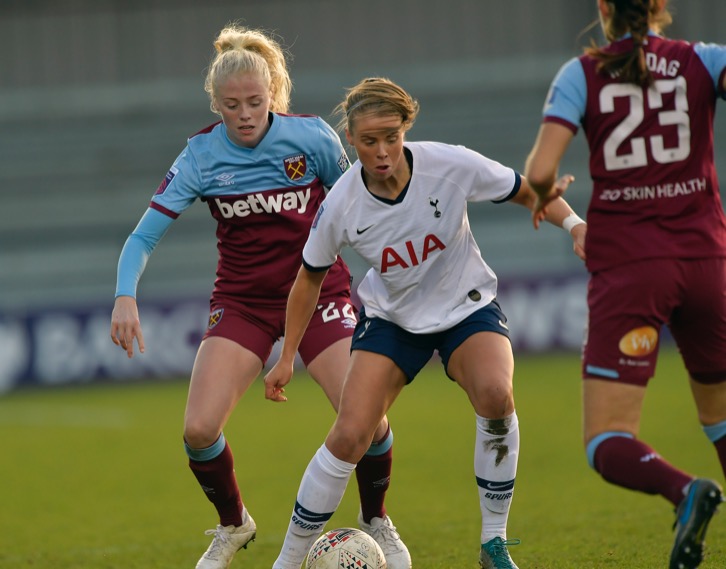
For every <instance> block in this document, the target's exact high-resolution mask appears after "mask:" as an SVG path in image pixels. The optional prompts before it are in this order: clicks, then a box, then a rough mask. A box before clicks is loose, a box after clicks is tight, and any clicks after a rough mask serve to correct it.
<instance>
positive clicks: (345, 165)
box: [338, 152, 350, 172]
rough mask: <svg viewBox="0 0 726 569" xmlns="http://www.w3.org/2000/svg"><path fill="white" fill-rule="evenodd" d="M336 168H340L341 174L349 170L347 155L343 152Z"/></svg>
mask: <svg viewBox="0 0 726 569" xmlns="http://www.w3.org/2000/svg"><path fill="white" fill-rule="evenodd" d="M338 168H340V171H341V172H345V171H346V170H347V169H348V168H350V160H348V155H347V154H346V153H345V152H343V154H341V155H340V158H338Z"/></svg>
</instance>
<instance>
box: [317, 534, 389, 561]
mask: <svg viewBox="0 0 726 569" xmlns="http://www.w3.org/2000/svg"><path fill="white" fill-rule="evenodd" d="M387 567H388V565H387V564H386V558H385V557H384V555H383V551H381V547H380V546H379V545H378V543H376V540H375V539H373V538H372V537H371V536H370V535H368V534H367V533H365V532H364V531H361V530H359V529H353V528H339V529H333V530H330V531H329V532H326V533H324V534H323V535H321V536H320V537H319V538H318V539H317V541H316V542H315V543H313V546H312V547H311V548H310V551H309V552H308V557H307V561H306V562H305V569H386V568H387Z"/></svg>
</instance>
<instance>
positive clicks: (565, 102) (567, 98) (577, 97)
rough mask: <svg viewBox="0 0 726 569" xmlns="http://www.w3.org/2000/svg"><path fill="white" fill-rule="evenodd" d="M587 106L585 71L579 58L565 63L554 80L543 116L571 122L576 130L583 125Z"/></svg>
mask: <svg viewBox="0 0 726 569" xmlns="http://www.w3.org/2000/svg"><path fill="white" fill-rule="evenodd" d="M586 104H587V81H586V80H585V71H584V70H583V69H582V64H581V63H580V60H579V59H577V58H573V59H571V60H570V61H568V62H567V63H565V64H564V65H563V66H562V67H561V68H560V70H559V71H558V72H557V75H556V76H555V78H554V79H553V80H552V85H550V90H549V93H548V94H547V101H546V102H545V105H544V109H543V110H542V115H543V116H545V117H556V118H559V119H562V120H564V121H567V122H569V123H570V124H572V125H573V126H574V127H575V128H578V127H579V126H580V124H581V123H582V117H583V116H585V106H586Z"/></svg>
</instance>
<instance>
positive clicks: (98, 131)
mask: <svg viewBox="0 0 726 569" xmlns="http://www.w3.org/2000/svg"><path fill="white" fill-rule="evenodd" d="M673 6H674V8H675V12H676V24H675V25H674V26H672V27H671V28H670V29H669V35H671V36H673V37H682V38H685V39H689V40H696V39H703V40H706V41H721V42H723V41H724V38H723V32H722V30H723V22H724V21H726V3H724V2H723V0H678V1H676V2H674V3H673ZM595 18H596V2H595V0H548V1H546V2H542V1H540V0H469V1H465V0H448V1H446V2H440V1H437V2H434V1H429V0H387V1H386V0H368V1H366V2H360V1H355V2H353V1H347V0H337V1H336V0H311V1H290V0H269V1H265V0H246V1H239V0H238V1H234V2H232V1H227V0H205V1H192V0H178V1H172V0H147V1H141V0H115V1H114V0H75V1H74V0H55V1H54V0H3V1H2V2H1V3H0V132H2V135H1V136H0V195H1V197H2V201H0V316H2V314H3V313H17V312H21V311H23V310H28V309H31V308H32V309H34V310H35V309H38V308H42V307H44V306H47V307H54V306H60V305H65V304H73V305H78V304H79V303H80V304H83V303H99V302H111V301H112V297H113V291H114V282H115V270H116V261H117V258H118V253H119V251H120V249H121V246H122V245H123V242H124V240H125V238H126V236H127V235H128V233H129V232H130V231H131V230H132V229H133V227H134V225H135V224H136V222H137V220H138V219H139V217H140V216H141V215H142V214H143V212H144V210H145V208H146V206H147V204H148V200H149V197H150V196H151V194H152V192H153V191H154V189H155V188H156V186H157V185H158V183H159V181H160V180H161V178H162V177H163V176H164V174H165V172H166V170H167V169H168V167H169V165H170V164H171V162H172V161H173V160H174V158H175V157H176V155H177V154H178V153H179V152H180V151H181V149H182V148H183V146H184V142H185V139H186V137H187V136H188V135H189V134H191V133H193V132H196V131H197V130H199V129H200V128H201V127H203V126H205V125H206V124H209V123H210V122H212V121H214V120H216V116H215V115H213V114H212V113H211V112H210V111H209V109H208V101H207V99H206V95H205V93H204V92H203V89H202V83H203V78H204V72H205V68H206V66H207V64H208V62H209V60H210V58H211V56H212V53H213V49H212V41H213V39H214V37H215V36H216V34H217V33H218V31H219V30H220V29H221V27H222V26H224V25H225V24H226V23H227V22H229V21H231V20H240V21H242V22H243V23H246V24H247V25H249V26H252V27H261V28H265V29H267V30H271V31H274V32H276V33H277V34H278V35H279V36H280V37H281V38H282V40H283V43H284V44H285V45H286V46H288V47H289V50H290V52H291V54H292V56H293V57H292V59H291V74H292V76H293V80H294V83H295V91H294V93H293V111H295V112H305V113H315V114H320V115H322V116H324V117H326V118H328V117H329V113H330V111H331V110H332V108H333V107H334V105H335V104H336V103H337V102H338V101H339V99H340V98H341V96H342V94H343V89H344V88H345V87H346V86H350V85H352V84H354V83H355V82H357V81H358V80H359V79H361V78H362V77H364V76H367V75H386V76H389V77H391V78H392V79H394V80H395V81H397V82H399V83H401V84H402V85H403V86H404V87H406V88H407V89H409V91H411V92H412V93H413V94H414V95H415V96H416V97H417V98H418V99H419V101H420V102H421V105H422V113H421V116H420V118H419V121H418V123H417V124H416V126H415V127H414V129H413V131H412V132H411V133H410V135H409V138H410V139H436V140H441V141H446V142H453V143H457V144H464V145H466V146H469V147H471V148H473V149H475V150H478V151H480V152H482V153H484V154H486V155H488V156H490V157H492V158H495V159H497V160H499V161H501V162H503V163H506V164H508V165H510V166H513V167H515V168H519V169H521V168H522V167H523V164H524V159H525V157H526V154H527V152H528V151H529V149H530V147H531V144H532V141H533V138H534V135H535V133H536V130H537V127H538V123H539V116H540V110H541V107H542V103H543V101H544V97H545V94H546V91H547V86H548V84H549V81H550V79H551V77H552V76H553V74H554V73H555V72H556V70H557V69H558V67H559V65H560V64H561V63H562V62H564V61H565V60H566V59H567V58H569V57H572V56H574V55H577V54H578V53H579V52H580V50H581V47H582V46H583V45H584V44H586V43H587V41H589V38H591V37H594V38H596V39H600V36H599V34H598V32H597V28H595V30H594V31H593V32H590V33H584V35H581V32H583V31H584V30H585V28H586V27H587V26H588V24H590V23H592V22H593V21H594V20H595ZM720 114H723V113H722V112H721V113H720ZM725 128H726V127H725V125H724V120H723V119H722V118H721V117H720V116H719V119H718V124H717V135H716V138H717V149H718V148H721V149H722V148H723V147H724V146H723V144H724V134H723V131H724V129H725ZM585 156H586V153H585V148H584V144H583V140H582V136H578V137H577V139H576V141H575V145H574V147H573V148H572V150H571V152H570V153H569V154H568V157H567V161H566V162H565V164H564V169H565V170H567V171H571V172H573V173H575V175H576V177H577V183H576V185H575V186H573V187H572V189H571V194H570V196H569V199H570V201H571V202H572V203H573V205H575V206H576V207H577V208H578V210H580V211H582V212H584V208H585V206H586V203H587V198H588V195H589V185H588V176H587V170H586V168H587V164H586V161H585ZM717 158H718V161H719V166H720V169H721V171H722V172H723V171H725V170H726V164H724V163H723V162H724V152H723V151H722V150H721V151H720V152H718V157H717ZM471 217H472V225H473V228H474V231H475V234H476V236H477V238H478V240H479V243H480V245H481V248H482V250H483V252H484V256H485V258H486V259H487V260H488V261H489V262H490V264H491V265H492V266H493V268H494V269H495V271H497V272H498V273H499V274H500V276H503V277H505V278H506V277H508V276H517V275H531V274H552V273H560V272H572V271H578V270H581V267H580V264H579V262H578V261H577V260H576V259H575V258H574V257H573V256H572V255H571V253H570V247H569V242H568V240H567V239H566V236H564V235H563V234H562V232H561V231H557V230H554V229H552V228H545V229H544V230H542V231H541V232H540V234H533V232H532V230H531V228H530V223H529V218H528V215H527V212H526V211H525V210H521V209H519V208H516V207H513V206H509V205H504V206H499V207H496V206H490V205H482V206H481V207H476V208H472V210H471ZM213 233H214V226H213V224H212V220H211V219H210V218H209V215H208V213H207V209H206V207H205V206H204V205H202V204H198V205H197V206H196V207H193V208H192V209H191V210H190V211H188V212H186V213H185V214H184V216H182V218H181V219H180V220H179V221H177V222H176V223H175V224H174V226H173V227H172V230H171V231H170V232H169V234H168V235H167V236H166V237H165V239H164V240H163V241H162V243H161V244H160V246H159V248H158V250H157V251H156V253H155V254H154V257H153V258H152V261H151V262H150V264H149V267H148V269H147V271H146V273H145V274H144V277H143V279H142V284H141V288H140V290H141V292H142V294H143V295H144V297H145V298H147V299H153V298H168V297H170V296H171V297H173V296H175V295H178V296H189V295H202V296H206V295H207V294H208V292H209V290H210V289H211V284H212V279H213V271H214V267H215V264H216V250H215V244H214V235H213ZM348 260H349V261H350V262H351V264H352V266H353V268H354V271H360V270H362V267H360V266H359V265H358V263H357V260H356V259H355V258H352V257H348Z"/></svg>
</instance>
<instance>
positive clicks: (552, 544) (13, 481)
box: [0, 351, 726, 569]
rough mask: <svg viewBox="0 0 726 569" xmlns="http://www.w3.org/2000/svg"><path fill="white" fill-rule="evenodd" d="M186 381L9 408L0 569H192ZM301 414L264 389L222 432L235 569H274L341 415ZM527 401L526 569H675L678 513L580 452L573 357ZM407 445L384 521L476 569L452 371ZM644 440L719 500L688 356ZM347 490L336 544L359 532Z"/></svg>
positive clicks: (34, 394) (548, 367)
mask: <svg viewBox="0 0 726 569" xmlns="http://www.w3.org/2000/svg"><path fill="white" fill-rule="evenodd" d="M186 387H187V383H186V380H170V381H164V382H153V383H133V384H123V385H109V384H104V385H95V386H88V387H73V388H58V389H47V390H21V391H17V392H12V393H10V394H7V395H5V396H4V397H2V398H0V440H1V441H2V447H1V448H2V459H1V461H0V495H1V497H2V498H1V500H0V542H1V543H2V547H0V567H3V568H4V567H8V568H10V567H12V568H13V569H44V568H48V569H66V568H68V569H70V568H73V569H84V568H92V569H116V568H118V569H121V568H123V569H134V568H139V569H147V568H149V569H154V568H159V569H161V568H164V569H168V568H183V567H193V566H194V564H195V563H196V561H197V559H198V557H199V556H200V555H201V553H202V552H203V551H204V549H205V548H206V547H207V545H208V543H209V538H208V537H207V536H205V535H204V533H203V532H204V530H205V529H208V528H212V527H214V525H215V523H216V516H215V513H214V510H213V508H212V506H211V504H209V502H207V500H206V498H205V497H204V495H203V494H202V492H201V490H200V489H199V488H198V486H197V484H196V482H195V480H194V477H193V476H192V474H191V472H190V471H189V470H188V468H187V465H186V457H185V454H184V451H183V449H182V444H181V442H182V441H181V425H182V417H183V410H184V403H185V399H186ZM287 391H288V395H289V397H290V401H289V402H287V403H285V404H273V403H271V402H268V401H265V400H264V397H263V391H262V385H261V382H259V381H258V382H256V383H255V385H254V386H253V388H252V389H251V391H250V392H249V393H248V394H247V396H246V397H245V398H244V399H243V401H242V402H241V403H240V405H239V406H238V408H237V410H236V412H235V414H234V415H233V417H232V419H231V421H230V423H229V424H228V426H227V428H226V429H225V434H226V436H227V438H228V440H229V441H230V444H231V445H232V448H233V450H234V452H235V458H236V472H237V478H238V480H239V483H240V487H241V488H242V493H243V498H244V500H245V502H246V504H247V506H248V507H249V509H250V512H251V513H252V515H253V516H254V517H255V520H256V521H257V524H258V537H257V540H256V541H255V542H254V543H252V544H251V545H250V546H249V548H248V549H247V550H246V551H245V550H243V551H241V552H240V553H239V554H238V556H237V558H236V559H235V561H234V562H233V564H232V568H235V567H238V568H243V567H244V568H245V569H261V568H267V569H269V567H271V565H272V562H273V560H274V559H275V557H276V556H277V552H278V550H279V547H280V545H281V542H282V538H283V535H284V531H285V529H286V527H287V522H288V517H289V514H290V511H291V508H292V505H293V502H294V498H295V493H296V491H297V486H298V483H299V480H300V477H301V475H302V472H303V470H304V469H305V466H306V465H307V462H308V460H309V459H310V457H311V456H312V454H313V452H314V451H315V449H316V448H317V447H318V446H319V445H320V444H321V443H322V441H323V439H324V437H325V434H326V432H327V430H328V428H329V426H330V424H331V422H332V419H333V413H332V410H331V409H330V408H329V406H328V405H327V403H326V402H325V401H324V399H323V395H322V392H321V391H320V390H319V388H318V387H317V386H316V385H315V384H314V383H313V382H312V381H311V380H309V379H308V378H307V377H306V376H304V375H300V376H298V377H297V378H296V379H295V380H294V381H293V383H292V384H291V386H290V387H289V389H288V390H287ZM515 396H516V401H517V412H518V415H519V419H520V427H521V438H522V441H521V454H520V461H519V472H518V476H517V484H516V488H515V498H514V502H513V507H512V512H511V514H510V519H509V537H511V538H520V539H521V540H522V543H521V545H518V546H516V547H512V548H511V552H512V557H513V558H514V559H515V561H516V562H517V564H518V565H519V566H520V567H521V568H522V569H525V568H526V569H569V568H572V569H588V568H595V569H607V568H610V567H612V568H618V569H622V568H627V569H638V568H648V569H650V568H662V567H665V566H666V565H667V559H668V555H669V551H670V546H671V539H672V532H671V525H672V522H673V513H672V508H671V507H670V505H669V504H668V503H667V502H666V501H665V500H664V499H662V498H660V497H653V496H645V495H642V494H638V493H635V492H630V491H627V490H623V489H620V488H617V487H615V486H612V485H609V484H607V483H605V482H603V481H602V480H601V479H600V478H599V476H598V475H597V474H596V473H594V472H593V471H591V470H590V469H589V468H588V467H587V464H586V460H585V456H584V452H583V450H582V445H581V442H580V422H581V417H580V380H579V362H578V356H577V355H576V354H570V353H567V354H559V355H557V354H554V355H542V356H520V357H518V358H517V360H516V372H515ZM389 416H390V419H391V424H392V426H393V430H394V434H395V447H394V472H393V479H392V485H391V489H390V490H389V494H388V500H387V506H388V511H389V513H390V515H391V517H392V519H393V520H394V522H395V523H396V525H397V526H398V528H399V530H400V532H401V534H402V536H403V538H404V539H405V541H406V543H407V545H408V547H409V549H410V550H411V554H412V557H413V566H414V568H415V569H452V568H467V567H468V568H471V569H474V568H476V567H477V566H478V565H477V556H478V549H479V544H478V541H479V527H480V521H479V519H480V518H479V506H478V498H477V491H476V486H475V483H474V475H473V466H472V461H473V438H474V418H473V413H472V410H471V408H470V406H469V404H468V402H467V400H466V398H465V395H464V393H463V392H462V391H461V390H460V389H459V388H458V387H456V386H455V385H454V384H452V383H451V382H449V380H447V379H446V378H445V376H444V375H443V373H442V371H441V367H440V365H439V364H434V365H431V366H429V367H428V368H427V369H426V370H425V371H424V372H423V373H421V374H420V376H419V377H418V378H417V379H416V380H415V382H414V383H413V384H412V385H410V386H408V387H407V388H406V389H405V390H404V391H403V394H402V395H401V397H400V398H399V399H398V401H397V402H396V404H395V405H394V407H393V409H392V410H391V413H390V414H389ZM641 435H642V437H643V438H644V439H645V440H646V441H648V442H649V443H650V444H651V445H653V446H654V447H655V448H656V449H657V450H658V451H659V452H660V453H661V454H662V455H663V456H664V457H666V458H668V459H670V460H671V461H673V462H674V463H675V464H676V465H678V466H679V467H680V468H682V469H684V470H686V471H688V472H692V473H694V474H698V475H700V476H709V477H712V478H715V479H716V480H719V481H720V482H721V483H723V474H722V472H721V468H720V465H719V463H718V460H717V458H716V453H715V451H714V450H713V447H712V445H711V444H710V443H709V442H708V440H707V439H706V437H705V435H704V434H703V433H702V431H701V429H700V426H699V424H698V421H697V417H696V413H695V409H694V406H693V403H692V401H691V398H690V392H689V390H688V384H687V381H686V379H685V374H684V371H683V367H682V365H681V363H680V360H679V359H678V357H677V355H676V354H675V353H673V352H670V351H667V352H664V353H663V354H662V355H661V359H660V362H659V368H658V374H657V376H656V378H655V379H654V380H653V382H652V384H651V387H650V389H649V392H648V395H647V397H646V404H645V409H644V415H643V425H642V433H641ZM356 513H357V489H356V484H355V481H354V480H351V483H350V485H349V486H348V490H347V492H346V495H345V498H344V500H343V503H342V505H341V507H340V508H339V510H338V512H337V513H336V515H335V516H334V518H333V519H332V520H331V522H330V523H329V524H328V526H327V527H328V529H332V528H334V527H341V526H351V525H355V524H356V521H355V519H356ZM706 541H707V545H708V551H707V558H706V561H704V563H703V564H702V565H701V568H702V569H716V568H723V567H724V566H726V518H724V516H723V514H721V515H720V516H719V515H717V516H716V517H715V518H714V520H713V522H712V523H711V526H710V528H709V532H708V536H707V540H706Z"/></svg>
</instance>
